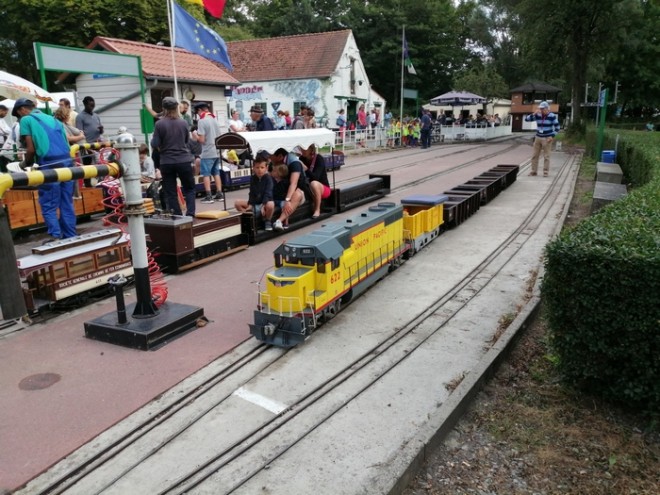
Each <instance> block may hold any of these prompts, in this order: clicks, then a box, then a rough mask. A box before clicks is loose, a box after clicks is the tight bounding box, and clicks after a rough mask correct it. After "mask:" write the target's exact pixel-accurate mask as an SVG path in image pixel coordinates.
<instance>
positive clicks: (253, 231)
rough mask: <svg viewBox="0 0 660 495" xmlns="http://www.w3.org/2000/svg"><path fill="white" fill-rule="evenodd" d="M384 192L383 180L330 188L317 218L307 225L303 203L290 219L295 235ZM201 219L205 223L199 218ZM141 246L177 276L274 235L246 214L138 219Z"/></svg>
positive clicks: (386, 178)
mask: <svg viewBox="0 0 660 495" xmlns="http://www.w3.org/2000/svg"><path fill="white" fill-rule="evenodd" d="M389 191H390V176H389V175H370V176H369V179H367V180H365V181H362V182H358V183H354V184H348V185H346V186H342V187H341V188H335V189H333V190H332V192H331V194H330V196H329V197H328V198H327V199H325V200H324V201H323V202H322V204H321V216H320V217H319V218H318V219H312V213H313V211H312V204H311V202H306V203H305V204H303V205H301V206H300V207H299V208H298V209H297V210H296V211H295V212H294V213H293V215H292V216H291V217H290V219H289V221H290V228H289V231H291V230H296V229H299V228H301V227H304V226H306V225H309V224H310V223H312V222H317V221H322V220H324V219H327V218H328V217H330V216H331V215H334V214H335V213H339V212H342V211H346V210H349V209H351V208H355V207H357V206H360V205H362V204H364V203H366V202H370V201H373V200H376V199H378V198H382V197H383V196H384V195H386V194H388V193H389ZM205 214H206V215H207V217H206V218H200V217H201V216H204V215H205ZM144 227H145V231H146V233H147V236H148V237H147V246H148V247H149V249H151V250H152V251H153V252H154V253H156V254H157V257H156V259H157V261H158V264H159V265H160V266H161V267H162V268H163V270H165V271H167V272H169V273H177V272H179V271H182V270H186V269H188V268H193V267H195V266H198V265H200V264H203V263H208V262H209V261H212V260H215V259H217V258H222V257H224V256H228V255H229V254H232V253H234V252H236V251H239V250H242V249H245V248H247V247H248V246H250V245H254V244H256V243H259V242H262V241H265V240H267V239H270V238H272V237H274V236H276V235H279V234H280V233H279V232H277V231H266V230H264V228H263V225H262V222H261V221H260V219H258V218H256V217H255V216H254V215H252V214H249V213H229V212H227V211H217V212H213V211H211V212H205V213H199V214H197V216H196V218H195V219H194V220H193V219H192V218H191V217H184V216H176V215H168V214H165V215H152V216H149V217H146V218H145V219H144Z"/></svg>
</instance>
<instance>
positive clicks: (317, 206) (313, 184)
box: [300, 144, 331, 218]
mask: <svg viewBox="0 0 660 495" xmlns="http://www.w3.org/2000/svg"><path fill="white" fill-rule="evenodd" d="M300 160H301V161H302V162H303V165H304V167H305V175H306V176H307V180H308V181H309V186H310V188H311V190H312V193H313V194H314V198H313V202H314V212H313V213H312V218H318V217H319V216H321V201H322V200H324V199H326V198H327V197H329V196H330V193H331V190H330V182H329V181H328V173H327V171H326V168H325V160H324V158H323V156H322V155H319V154H318V153H317V152H316V146H315V145H313V144H312V145H310V146H309V148H307V149H306V150H305V149H303V150H301V156H300Z"/></svg>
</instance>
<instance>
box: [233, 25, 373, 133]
mask: <svg viewBox="0 0 660 495" xmlns="http://www.w3.org/2000/svg"><path fill="white" fill-rule="evenodd" d="M227 48H228V50H229V56H230V58H231V62H232V65H233V66H234V71H233V72H232V73H231V74H232V75H233V76H234V77H235V78H236V79H238V80H239V81H241V84H240V85H238V86H236V87H235V88H234V90H233V93H232V96H231V98H230V99H229V101H230V105H231V107H232V109H234V108H235V109H236V110H238V111H239V113H240V114H241V117H242V120H246V118H248V111H249V109H250V107H251V106H253V105H259V106H261V107H262V108H263V109H264V112H266V113H267V114H268V115H269V116H270V117H273V116H275V114H276V113H277V110H279V109H281V110H287V111H289V114H290V115H291V116H292V117H293V116H294V115H295V114H297V113H298V110H299V108H300V106H301V105H303V104H305V105H307V106H310V107H312V108H313V109H314V112H315V116H316V119H317V121H319V122H320V123H321V124H325V125H326V126H327V127H334V126H335V121H336V119H337V112H338V110H339V109H342V108H343V109H344V110H345V111H346V115H347V118H348V120H349V121H355V117H356V114H357V109H358V107H359V105H360V104H362V103H363V104H364V105H365V108H366V109H367V110H370V109H371V108H374V107H375V108H380V110H381V115H382V114H384V109H385V100H384V99H383V97H382V96H380V95H379V94H378V93H376V92H375V91H373V90H372V89H371V84H370V83H369V77H368V75H367V73H366V71H365V69H364V65H363V64H362V59H361V57H360V50H359V49H358V47H357V44H356V42H355V38H354V37H353V32H352V31H351V30H349V29H346V30H342V31H331V32H327V33H313V34H301V35H295V36H282V37H278V38H264V39H255V40H248V41H233V42H230V43H227Z"/></svg>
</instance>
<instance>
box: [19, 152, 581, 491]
mask: <svg viewBox="0 0 660 495" xmlns="http://www.w3.org/2000/svg"><path fill="white" fill-rule="evenodd" d="M517 145H518V144H516V143H515V142H514V143H513V144H510V143H509V146H507V147H505V148H504V151H499V150H497V151H495V152H493V151H492V150H490V151H488V150H485V151H487V152H486V153H484V154H482V155H480V156H478V157H476V158H470V159H468V160H466V161H464V162H463V163H460V164H457V165H455V166H453V167H450V168H448V169H445V170H441V171H436V172H433V173H431V174H424V173H422V174H421V176H420V177H418V178H416V179H413V180H411V181H409V182H407V183H405V184H401V185H399V186H397V187H396V188H395V190H396V191H403V190H405V189H408V188H411V187H413V186H415V185H417V184H420V183H423V182H427V181H431V180H433V179H436V178H437V177H438V176H439V175H447V174H450V173H452V172H453V171H456V170H458V169H461V168H464V167H468V166H470V165H471V164H473V163H475V162H477V161H480V160H484V159H486V158H493V157H497V156H498V155H500V154H503V153H506V151H508V150H510V149H511V148H513V147H516V146H517ZM447 148H448V147H438V151H437V152H436V153H439V152H440V151H445V150H447ZM432 150H433V148H432ZM463 152H465V150H459V151H457V152H455V153H454V152H452V154H457V153H463ZM417 154H418V153H411V154H410V156H407V157H406V159H405V161H404V163H401V161H399V162H398V163H397V164H396V165H393V166H392V170H394V169H395V168H396V169H397V170H400V169H401V167H411V168H412V167H415V166H419V165H420V162H419V159H417ZM419 154H421V153H419ZM420 158H422V157H420ZM423 158H425V159H428V158H429V154H428V153H426V152H425V153H424V154H423ZM399 160H400V159H399ZM415 160H417V161H415ZM384 162H387V159H380V160H378V163H379V165H380V166H381V167H383V165H384ZM571 164H572V158H571V157H568V158H567V159H566V161H565V162H564V163H563V164H562V169H561V170H560V171H557V173H556V175H555V176H554V178H553V181H554V182H555V183H556V184H554V185H555V186H559V185H560V184H559V182H561V181H567V180H569V178H570V175H569V173H568V172H567V170H568V168H569V166H570V165H571ZM368 165H369V163H365V164H362V165H360V167H363V166H364V167H366V166H368ZM387 167H388V165H386V164H385V170H382V171H383V173H387V172H386V170H387ZM522 173H523V172H522V171H521V174H522ZM559 189H560V187H549V188H548V190H547V192H546V194H545V195H544V196H543V197H542V198H540V199H539V201H538V203H537V205H536V206H535V207H534V208H533V209H532V210H531V211H530V212H529V214H528V215H527V217H526V218H525V219H524V221H522V222H521V223H520V224H519V226H518V227H517V228H515V230H514V231H513V232H512V233H511V234H510V235H509V236H508V237H507V238H506V239H504V240H502V241H501V242H500V243H499V244H498V245H497V246H496V247H495V248H493V249H492V251H491V252H490V254H489V255H488V256H487V257H486V258H485V259H484V260H483V262H481V263H480V264H479V266H477V267H476V268H475V269H474V270H472V271H471V272H470V273H468V274H467V275H465V276H464V277H463V278H462V279H460V280H458V281H456V282H455V283H453V285H452V286H451V287H450V288H449V289H448V290H446V291H444V292H443V293H442V294H441V295H439V296H438V297H437V298H435V299H434V300H432V301H431V302H430V303H429V304H428V305H427V307H425V308H424V309H423V310H421V311H417V312H415V313H413V314H410V315H408V316H407V319H406V321H405V322H403V324H399V325H398V326H397V328H396V329H395V330H393V331H392V332H390V333H389V334H387V335H384V336H383V338H379V339H377V340H376V341H375V342H368V343H367V342H365V345H364V346H362V347H360V349H359V350H358V351H356V352H354V353H353V355H351V356H349V357H347V359H346V360H344V362H342V363H341V364H340V365H338V366H337V367H335V368H333V369H331V370H324V372H325V375H324V376H323V377H315V378H314V379H310V380H306V381H305V380H303V384H301V385H299V386H298V390H297V392H296V394H295V399H294V400H288V401H286V402H283V403H277V402H275V401H271V402H268V401H267V400H266V399H264V397H263V396H262V395H260V394H258V393H252V392H251V388H252V387H251V386H252V384H253V382H254V381H257V380H258V381H264V380H268V379H269V377H270V376H273V377H276V376H277V375H278V373H279V372H280V371H281V369H282V368H283V367H285V366H287V364H288V361H289V360H293V359H298V358H300V356H301V355H302V354H304V353H312V355H313V353H314V348H313V347H312V346H315V345H316V344H318V345H319V346H320V345H321V342H320V341H319V342H318V343H315V337H316V336H312V338H311V339H310V340H309V341H308V342H306V343H305V344H304V346H302V347H301V348H296V349H293V350H290V351H284V350H281V349H277V348H270V347H268V346H265V345H263V344H259V343H257V342H256V341H248V342H246V343H245V344H243V345H241V346H239V347H238V348H236V349H235V350H234V351H233V352H232V353H231V354H230V355H228V356H223V357H222V358H220V359H219V360H218V361H217V362H216V363H214V364H215V366H213V369H209V370H207V371H206V373H203V374H201V375H200V376H198V377H197V378H195V379H193V380H190V383H189V384H188V387H189V389H187V390H185V391H184V392H182V391H179V392H178V393H177V394H175V395H174V396H171V394H169V395H170V396H168V397H165V398H163V399H162V400H160V401H157V402H155V403H152V404H151V405H150V406H149V410H148V411H145V412H144V414H142V415H139V414H138V415H137V417H136V418H135V419H134V421H133V422H131V423H130V424H124V425H121V426H119V427H115V428H113V430H110V431H109V432H108V435H107V437H108V438H107V439H106V438H104V439H102V441H99V442H96V443H98V444H99V445H98V446H92V445H88V446H86V447H85V448H84V449H81V452H79V453H77V454H73V455H72V456H70V458H69V459H67V460H65V461H63V463H61V465H60V466H59V468H58V467H56V469H54V470H52V471H51V473H50V474H49V475H47V476H44V477H42V478H41V479H38V480H35V482H36V483H35V484H34V485H33V486H32V488H35V489H37V491H38V493H49V494H51V493H52V494H56V493H84V494H92V493H95V494H101V493H103V494H109V493H129V492H133V491H134V490H135V487H136V486H140V487H142V488H141V489H143V490H145V491H144V493H158V494H174V493H197V492H200V493H231V492H233V491H240V490H241V487H243V488H244V487H245V486H246V484H248V483H249V482H250V481H251V480H252V479H253V478H254V477H255V476H256V475H258V474H259V473H260V472H262V471H263V470H267V469H268V467H269V465H271V464H272V463H273V462H275V461H276V460H277V459H278V458H280V457H281V456H283V455H284V454H286V453H287V452H288V451H289V450H290V449H292V448H294V447H295V446H296V445H297V444H298V443H299V442H301V441H302V440H303V439H305V438H306V437H307V436H308V435H309V434H310V433H311V432H313V431H314V430H315V429H316V428H318V427H319V425H322V424H323V423H324V422H326V421H328V420H329V419H330V418H332V417H333V416H334V415H335V414H336V413H337V412H338V411H340V410H342V409H344V408H346V407H350V404H351V403H352V401H354V400H355V399H356V398H357V397H359V396H360V395H361V394H363V393H364V392H365V391H367V390H369V389H370V388H372V387H374V386H375V385H376V384H377V383H378V382H379V381H380V380H381V379H383V377H385V376H386V375H387V374H389V373H392V372H396V370H397V367H399V366H401V364H402V363H403V362H405V360H406V359H407V358H408V357H409V356H410V355H411V353H413V352H414V351H415V350H416V349H418V348H420V347H421V346H423V345H424V344H425V343H426V342H428V341H429V339H431V338H432V337H437V336H438V335H442V333H443V332H444V331H445V328H446V325H447V324H448V323H449V322H451V321H452V320H453V319H454V318H456V317H457V315H459V314H460V313H461V311H464V310H465V308H466V307H467V306H468V305H469V303H470V302H471V301H472V300H473V299H474V298H476V297H477V296H478V295H479V294H480V293H481V292H482V291H483V290H484V289H485V288H486V287H488V285H489V284H490V283H491V281H492V280H493V279H495V278H496V277H497V276H498V274H499V273H500V272H502V270H503V269H504V268H505V267H506V266H507V264H508V263H511V262H512V260H514V258H515V257H516V254H517V253H518V252H519V251H520V250H521V249H523V247H524V246H525V244H526V243H527V242H528V241H529V239H530V232H532V231H534V229H535V228H536V227H537V225H538V224H539V223H540V222H541V221H542V220H543V218H545V216H546V215H547V214H548V212H549V211H550V208H551V206H552V205H553V203H554V202H555V200H556V196H557V194H558V191H559ZM503 194H509V191H504V192H503ZM486 208H488V206H486ZM477 214H478V213H477ZM460 228H469V227H464V226H462V227H459V229H460ZM436 242H442V236H441V237H440V238H439V239H438V240H436ZM413 259H415V258H413ZM404 266H405V265H404ZM391 276H392V277H396V276H397V273H396V272H395V273H394V274H392V275H391ZM356 304H358V305H359V304H360V299H357V300H356ZM327 325H332V323H329V324H327ZM327 325H326V326H327ZM319 332H323V329H321V330H319ZM308 347H309V349H307V348H308ZM273 379H276V378H273ZM242 401H246V402H249V403H252V404H257V405H258V408H259V411H260V413H261V414H259V413H255V414H251V415H250V414H248V415H246V414H245V412H244V411H240V410H238V409H240V408H239V407H238V406H237V403H242ZM140 416H142V417H140ZM220 418H223V419H222V421H228V422H230V423H231V422H232V420H236V421H240V424H233V425H230V426H229V427H227V426H226V425H225V426H223V427H220V428H219V427H218V421H220ZM205 435H214V436H215V435H217V436H216V437H215V439H214V441H212V442H206V441H204V436H205ZM196 442H199V447H200V448H199V449H192V450H193V451H192V452H191V449H190V445H195V444H196ZM183 445H188V446H189V447H188V449H185V454H184V453H183V452H184V449H183V448H182V446H183ZM148 473H152V475H148ZM153 473H159V474H158V475H153ZM30 493H35V492H34V491H30Z"/></svg>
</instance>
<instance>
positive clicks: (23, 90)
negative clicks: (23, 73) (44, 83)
mask: <svg viewBox="0 0 660 495" xmlns="http://www.w3.org/2000/svg"><path fill="white" fill-rule="evenodd" d="M0 96H4V97H5V98H11V99H14V100H17V99H18V98H29V99H30V100H32V101H55V99H54V98H53V97H52V96H51V95H50V94H49V93H48V91H46V90H44V89H41V88H40V87H39V86H37V85H36V84H33V83H31V82H30V81H28V80H26V79H23V78H22V77H18V76H15V75H14V74H10V73H9V72H5V71H2V70H0Z"/></svg>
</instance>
